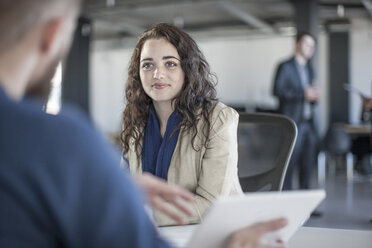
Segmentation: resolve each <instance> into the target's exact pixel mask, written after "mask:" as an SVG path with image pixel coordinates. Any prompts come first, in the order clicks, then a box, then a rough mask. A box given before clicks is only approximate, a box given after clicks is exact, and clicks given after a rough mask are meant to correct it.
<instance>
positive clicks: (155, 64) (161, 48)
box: [140, 38, 185, 104]
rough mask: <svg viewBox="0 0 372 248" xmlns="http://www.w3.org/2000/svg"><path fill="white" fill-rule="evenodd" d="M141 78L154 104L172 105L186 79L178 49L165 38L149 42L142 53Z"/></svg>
mask: <svg viewBox="0 0 372 248" xmlns="http://www.w3.org/2000/svg"><path fill="white" fill-rule="evenodd" d="M140 78H141V83H142V87H143V89H144V90H145V92H146V94H147V95H148V96H149V97H150V98H151V99H152V100H153V102H159V103H160V102H169V104H171V102H172V100H173V99H174V98H175V97H176V96H177V95H178V93H180V91H181V89H182V86H183V83H184V79H185V73H184V71H183V70H182V67H181V58H180V56H179V54H178V52H177V49H176V48H175V47H174V46H173V45H172V44H171V43H170V42H169V41H167V40H166V39H164V38H160V39H149V40H147V41H146V42H145V44H144V45H143V48H142V51H141V57H140Z"/></svg>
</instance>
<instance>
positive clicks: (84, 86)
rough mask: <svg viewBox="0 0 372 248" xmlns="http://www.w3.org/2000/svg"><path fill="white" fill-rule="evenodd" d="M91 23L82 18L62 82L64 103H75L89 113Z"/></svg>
mask: <svg viewBox="0 0 372 248" xmlns="http://www.w3.org/2000/svg"><path fill="white" fill-rule="evenodd" d="M90 36H91V23H90V20H88V19H85V18H80V19H79V21H78V25H77V28H76V31H75V36H74V40H73V43H72V47H71V50H70V53H69V55H68V57H67V60H66V63H65V66H64V73H63V83H62V104H64V103H65V102H67V103H73V104H75V105H77V106H78V107H80V108H81V109H82V110H84V111H85V112H86V113H87V114H88V115H89V114H90V113H89V50H90Z"/></svg>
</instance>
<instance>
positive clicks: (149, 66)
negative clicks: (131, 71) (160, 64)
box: [142, 63, 154, 70]
mask: <svg viewBox="0 0 372 248" xmlns="http://www.w3.org/2000/svg"><path fill="white" fill-rule="evenodd" d="M153 66H154V65H153V64H151V63H143V64H142V68H143V69H144V70H151V68H152V67H153Z"/></svg>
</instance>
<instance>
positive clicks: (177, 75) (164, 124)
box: [121, 23, 241, 225]
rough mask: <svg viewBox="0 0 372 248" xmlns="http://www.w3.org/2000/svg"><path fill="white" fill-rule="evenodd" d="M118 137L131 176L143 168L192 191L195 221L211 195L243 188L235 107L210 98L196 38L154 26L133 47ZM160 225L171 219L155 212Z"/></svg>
mask: <svg viewBox="0 0 372 248" xmlns="http://www.w3.org/2000/svg"><path fill="white" fill-rule="evenodd" d="M125 94H126V101H127V105H126V107H125V110H124V112H123V129H122V133H121V139H122V144H123V149H124V156H125V158H126V159H127V160H128V162H129V168H130V171H131V172H132V173H134V174H138V173H143V172H148V173H151V174H154V175H156V176H158V177H161V178H163V179H164V180H167V181H168V183H171V184H177V185H180V186H181V187H183V188H185V189H188V190H189V191H191V192H193V193H194V194H195V195H196V197H195V199H194V202H193V206H192V208H193V210H194V213H195V215H194V216H193V217H187V219H186V220H185V222H186V223H198V222H199V221H200V220H201V218H202V216H203V214H204V213H205V212H206V210H208V208H209V207H210V206H211V204H212V202H213V201H214V200H215V199H216V197H218V196H220V195H231V194H237V193H238V192H241V190H240V185H239V181H238V176H237V125H238V119H239V116H238V114H237V112H236V111H234V110H233V109H231V108H229V107H227V106H226V105H224V104H223V103H220V102H218V101H217V99H216V90H215V78H214V76H213V75H212V74H211V72H210V69H209V65H208V63H207V61H206V60H205V58H204V55H203V54H202V52H201V51H200V49H199V47H198V46H197V44H196V43H195V41H194V40H193V39H192V38H191V37H190V36H189V35H188V34H187V33H185V32H184V31H182V30H180V29H178V28H176V27H174V26H172V25H169V24H164V23H162V24H157V25H155V26H153V27H151V28H149V29H148V30H146V31H145V32H144V33H143V34H142V35H141V36H140V38H139V40H138V42H137V45H136V47H135V49H134V52H133V55H132V58H131V63H130V66H129V70H128V81H127V85H126V90H125ZM155 220H156V221H157V223H158V225H172V224H174V222H173V221H172V220H171V219H169V218H167V217H166V216H164V215H162V214H160V213H158V212H155Z"/></svg>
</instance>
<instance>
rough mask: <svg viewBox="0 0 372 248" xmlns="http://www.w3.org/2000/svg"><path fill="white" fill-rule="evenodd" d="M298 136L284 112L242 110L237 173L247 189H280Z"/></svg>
mask: <svg viewBox="0 0 372 248" xmlns="http://www.w3.org/2000/svg"><path fill="white" fill-rule="evenodd" d="M296 137H297V127H296V124H295V123H294V122H293V121H292V120H291V119H289V118H288V117H286V116H284V115H278V114H267V113H240V118H239V125H238V173H239V181H240V185H241V186H242V190H243V191H244V192H254V191H280V190H281V189H282V186H283V182H284V177H285V173H286V170H287V166H288V163H289V160H290V157H291V155H292V151H293V147H294V144H295V141H296Z"/></svg>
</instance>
